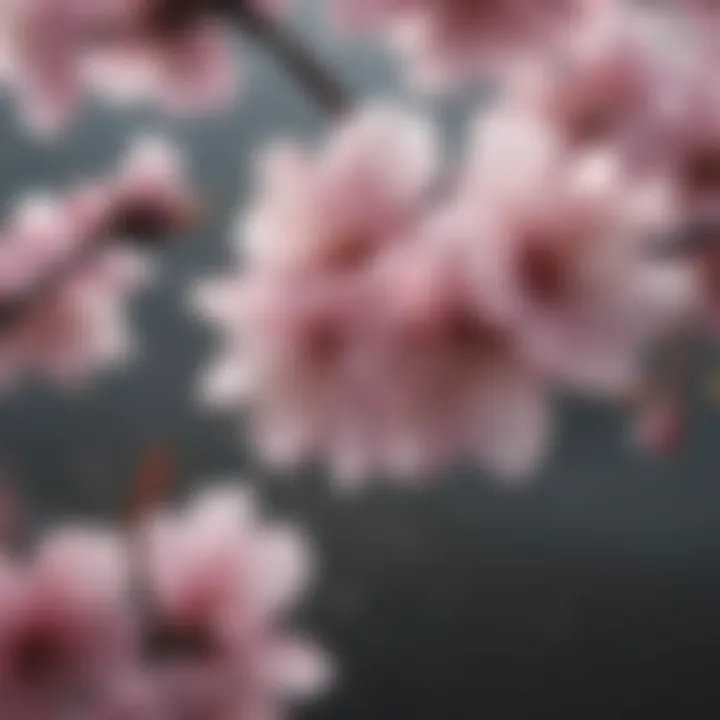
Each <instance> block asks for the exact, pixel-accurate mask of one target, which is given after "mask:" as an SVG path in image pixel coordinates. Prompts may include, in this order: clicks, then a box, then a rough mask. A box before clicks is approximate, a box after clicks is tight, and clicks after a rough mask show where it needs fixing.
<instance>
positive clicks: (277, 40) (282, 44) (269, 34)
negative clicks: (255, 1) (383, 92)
mask: <svg viewBox="0 0 720 720" xmlns="http://www.w3.org/2000/svg"><path fill="white" fill-rule="evenodd" d="M251 5H252V4H251V3H242V4H241V5H240V6H239V7H237V6H233V9H232V16H233V20H234V22H235V23H236V24H237V26H238V27H239V28H240V29H241V30H242V31H243V32H245V33H247V34H248V35H250V36H251V37H253V38H255V39H256V40H257V41H258V42H259V43H260V44H261V45H263V46H265V47H266V48H267V49H268V50H269V51H270V52H272V53H273V55H274V56H275V57H276V58H277V60H278V61H279V62H280V63H281V64H282V65H283V67H284V68H285V70H286V71H287V72H288V73H289V74H290V75H291V76H292V77H293V78H294V79H295V80H296V81H297V82H298V83H299V84H300V85H301V86H302V87H303V88H304V90H305V91H306V92H307V93H308V94H309V95H310V96H311V97H312V98H313V99H314V100H315V101H316V102H317V103H318V105H320V107H322V108H323V110H325V111H326V112H327V113H328V114H329V115H331V116H337V115H342V114H344V113H345V112H346V111H347V110H348V109H350V108H351V107H352V105H353V100H352V97H351V94H350V93H349V92H348V91H347V90H346V88H345V87H344V86H343V85H342V83H341V82H340V81H339V80H338V79H337V78H336V77H334V75H333V74H332V73H331V72H330V71H328V70H327V69H326V68H325V67H324V66H323V64H322V63H321V62H320V61H318V59H317V58H316V57H315V56H314V55H313V53H312V52H311V51H310V50H309V49H308V48H307V47H306V46H305V45H304V44H303V42H302V41H301V40H300V39H299V38H298V37H296V36H295V35H294V34H293V33H291V32H290V31H289V30H288V29H287V28H286V27H283V26H281V25H279V24H278V23H276V22H274V21H273V19H272V18H270V17H268V16H267V14H266V13H263V12H261V11H259V10H256V9H254V8H253V7H252V6H251Z"/></svg>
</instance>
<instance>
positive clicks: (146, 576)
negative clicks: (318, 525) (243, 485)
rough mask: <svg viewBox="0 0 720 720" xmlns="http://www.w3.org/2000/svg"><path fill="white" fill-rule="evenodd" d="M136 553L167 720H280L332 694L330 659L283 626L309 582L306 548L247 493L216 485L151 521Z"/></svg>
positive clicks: (154, 670)
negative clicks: (303, 702) (295, 706)
mask: <svg viewBox="0 0 720 720" xmlns="http://www.w3.org/2000/svg"><path fill="white" fill-rule="evenodd" d="M136 550H137V552H138V555H139V558H140V559H141V570H140V572H141V579H142V582H143V585H144V587H145V588H146V600H147V602H148V606H149V609H150V623H151V627H152V632H151V634H150V636H149V638H148V650H149V652H150V658H149V660H148V662H149V663H151V666H150V672H152V673H153V675H152V677H154V678H155V681H156V683H158V686H159V687H160V689H161V693H162V695H163V702H164V703H165V707H167V708H168V712H169V717H171V718H176V717H193V718H194V717H197V718H218V719H220V718H230V717H243V718H265V717H276V716H277V713H278V712H280V711H281V710H282V709H283V708H284V707H285V706H286V704H287V703H289V702H291V701H293V700H298V699H303V698H307V697H311V696H312V695H315V694H317V693H318V692H320V691H322V690H324V689H325V688H326V687H327V685H328V683H329V681H330V678H331V668H330V665H329V662H328V659H327V657H326V656H325V654H324V653H323V652H322V651H321V650H320V649H319V648H317V647H316V646H315V645H313V644H311V643H309V642H308V641H306V640H303V639H301V638H299V637H296V636H293V635H291V634H288V632H287V631H286V630H285V629H284V627H283V618H284V614H285V613H286V612H287V611H288V610H290V609H291V608H292V607H293V605H294V604H295V603H296V602H297V601H298V600H299V599H300V597H301V595H302V594H303V593H304V592H305V590H306V588H307V586H308V583H309V580H310V577H311V566H310V555H309V552H308V548H307V545H306V543H305V541H304V540H303V538H302V536H301V535H300V534H299V533H298V532H297V531H296V530H294V529H292V528H289V527H287V526H284V525H273V524H267V523H264V522H262V520H261V518H260V517H259V516H258V513H257V511H256V508H255V504H254V502H253V500H252V498H251V497H250V496H249V495H248V494H247V493H246V492H243V491H240V490H238V489H236V488H234V487H232V486H230V485H228V486H227V487H223V486H217V487H214V488H213V489H211V490H205V491H203V492H202V493H201V494H200V495H198V497H197V499H196V500H195V501H194V502H193V503H191V504H190V506H189V507H187V508H185V509H184V510H182V511H180V512H178V513H172V512H169V511H166V512H161V513H159V514H156V515H154V516H153V517H151V518H149V519H148V521H147V522H146V523H145V524H144V525H143V527H142V528H141V529H140V538H139V545H138V546H137V548H136Z"/></svg>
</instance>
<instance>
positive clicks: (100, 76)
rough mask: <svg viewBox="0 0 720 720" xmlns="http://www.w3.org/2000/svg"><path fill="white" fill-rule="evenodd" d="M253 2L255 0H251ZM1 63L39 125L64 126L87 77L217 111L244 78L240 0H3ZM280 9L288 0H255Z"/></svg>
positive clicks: (107, 86)
mask: <svg viewBox="0 0 720 720" xmlns="http://www.w3.org/2000/svg"><path fill="white" fill-rule="evenodd" d="M248 1H249V0H248ZM4 2H5V3H6V4H5V6H4V7H3V25H4V32H3V34H2V43H3V46H4V47H3V48H2V56H3V63H2V68H3V71H4V73H3V74H4V75H5V77H6V80H7V82H9V83H10V84H11V85H12V86H14V87H15V88H16V89H17V92H18V93H19V94H20V96H21V101H22V102H21V106H22V110H23V113H24V116H25V119H26V120H27V122H28V123H29V125H30V126H31V127H32V128H33V129H34V130H36V131H38V132H41V133H44V134H56V133H57V132H58V131H59V130H61V129H63V128H64V127H66V126H67V124H68V122H69V121H70V119H71V118H72V116H73V114H74V113H75V110H76V108H77V106H78V104H79V103H80V101H81V99H82V96H83V94H84V91H85V88H86V87H87V86H88V85H89V86H91V87H93V88H95V89H98V90H100V91H102V92H104V93H105V94H108V95H109V96H113V97H116V98H120V97H122V98H134V99H141V98H152V99H156V100H158V101H160V102H161V103H163V104H164V105H166V106H168V107H170V108H172V109H174V110H176V111H194V110H216V109H218V108H220V107H221V106H222V105H224V104H226V103H228V102H229V101H230V100H231V99H232V97H233V96H234V94H235V91H236V88H237V85H238V76H237V67H236V63H235V56H234V43H233V37H232V25H233V20H234V17H235V15H236V14H237V13H238V12H240V10H242V5H243V2H240V0H238V2H237V3H234V2H230V1H228V2H227V3H217V2H210V1H209V0H197V1H196V2H188V3H183V4H182V7H179V6H178V4H176V3H172V2H167V0H99V1H98V0H4ZM253 3H254V5H253V7H254V8H255V9H256V10H257V12H261V13H273V14H276V13H278V12H279V11H280V10H282V9H284V7H285V5H286V3H285V2H282V1H281V0H253Z"/></svg>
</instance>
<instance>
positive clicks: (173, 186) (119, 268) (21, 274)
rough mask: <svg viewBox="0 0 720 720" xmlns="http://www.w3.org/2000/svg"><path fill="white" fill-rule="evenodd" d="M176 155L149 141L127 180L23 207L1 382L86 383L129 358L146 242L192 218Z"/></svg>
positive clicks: (7, 272)
mask: <svg viewBox="0 0 720 720" xmlns="http://www.w3.org/2000/svg"><path fill="white" fill-rule="evenodd" d="M193 208H194V199H193V196H192V193H191V191H190V189H189V188H188V186H187V184H186V180H185V178H184V175H183V169H182V166H181V163H180V162H179V158H178V157H177V156H176V155H175V152H174V150H172V149H171V148H169V147H166V146H164V145H163V144H161V143H158V142H156V141H142V142H140V143H139V144H138V145H137V146H136V147H135V148H134V149H133V150H132V152H131V154H130V156H129V158H128V160H127V162H126V165H125V166H124V167H123V168H122V169H121V170H120V171H119V173H118V175H117V177H115V178H109V179H107V180H101V181H98V182H94V183H86V184H84V185H82V186H80V187H78V188H76V189H75V190H73V191H71V192H69V193H68V194H67V195H66V197H64V198H53V197H49V196H38V197H34V198H28V199H26V200H25V201H23V202H22V203H21V204H20V205H19V206H18V208H17V209H16V211H15V212H14V214H13V215H12V216H11V217H10V219H9V220H8V221H7V222H6V223H5V227H4V228H3V230H2V242H1V243H0V319H1V321H0V370H1V373H0V376H1V377H2V380H3V382H4V383H8V382H10V381H12V380H14V379H15V378H16V377H17V375H18V374H19V373H20V372H21V371H23V370H31V371H33V370H34V371H38V372H40V373H42V374H46V375H49V376H51V377H53V378H55V379H58V380H61V381H65V382H68V381H69V382H77V381H80V380H84V379H85V378H88V377H89V376H91V375H93V374H94V373H95V372H96V371H98V370H100V369H101V368H103V367H105V366H108V365H116V364H118V363H122V362H124V361H126V360H127V359H128V358H129V357H130V356H131V354H132V348H133V342H132V336H131V333H130V329H129V327H128V322H127V308H126V306H127V300H128V298H129V297H130V296H132V295H133V294H134V293H135V292H136V291H137V289H138V288H139V287H140V285H141V284H142V283H144V281H145V279H146V278H147V277H148V272H147V270H148V266H147V261H146V259H145V258H144V256H143V255H141V254H140V253H139V252H138V249H137V247H133V246H139V245H147V246H149V245H151V244H152V243H158V242H162V241H163V237H164V236H166V235H167V234H170V233H173V232H175V231H177V230H180V229H182V228H183V227H184V226H186V225H187V223H188V222H189V221H190V220H191V219H192V213H193Z"/></svg>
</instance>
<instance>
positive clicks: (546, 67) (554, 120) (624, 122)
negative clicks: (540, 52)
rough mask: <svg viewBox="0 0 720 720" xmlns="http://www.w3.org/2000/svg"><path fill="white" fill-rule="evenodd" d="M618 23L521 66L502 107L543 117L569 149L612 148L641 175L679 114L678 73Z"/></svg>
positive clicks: (659, 155) (661, 151) (659, 153)
mask: <svg viewBox="0 0 720 720" xmlns="http://www.w3.org/2000/svg"><path fill="white" fill-rule="evenodd" d="M619 22H620V20H618V19H615V20H614V22H610V21H607V22H605V23H602V24H599V27H598V26H593V27H592V28H591V29H590V30H588V31H586V32H584V33H579V34H578V37H576V38H574V42H573V43H570V44H568V45H567V46H566V48H565V51H564V53H563V54H562V56H561V57H556V58H553V60H552V61H550V62H537V61H535V62H533V63H529V64H526V65H522V66H520V67H518V68H517V70H516V72H514V73H512V74H511V75H510V77H509V80H508V83H507V85H506V87H505V89H504V94H503V99H502V101H501V102H502V103H503V104H513V105H516V106H517V112H527V113H530V114H538V115H540V116H541V117H542V118H543V119H544V120H545V121H546V122H548V123H549V124H551V125H553V126H554V127H555V128H556V130H557V131H558V132H559V133H560V134H561V135H562V137H563V138H564V139H565V141H566V142H567V143H568V144H569V145H570V146H571V149H575V150H578V151H581V152H582V151H587V150H589V149H593V148H596V147H598V146H603V145H608V144H613V145H614V146H615V150H616V152H619V153H622V155H623V160H624V162H625V163H627V165H628V167H632V168H633V169H635V170H636V171H639V172H643V173H646V172H648V171H649V170H652V169H654V168H655V167H656V166H657V165H658V164H659V163H660V162H662V160H663V158H664V156H665V151H666V147H667V145H668V143H669V142H670V139H671V132H672V127H673V124H674V123H676V122H677V121H678V117H679V114H680V113H681V109H682V104H683V94H684V92H683V89H682V86H683V82H682V77H681V75H682V73H681V70H680V67H678V65H679V63H676V62H672V61H671V60H670V59H669V58H667V57H666V55H667V54H666V53H663V52H662V50H661V49H660V48H658V47H657V46H656V43H654V42H652V41H651V40H650V39H648V38H646V37H644V36H643V35H642V33H641V32H640V31H639V29H638V28H637V27H636V26H635V25H633V24H632V23H629V24H628V25H621V26H618V23H619Z"/></svg>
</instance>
